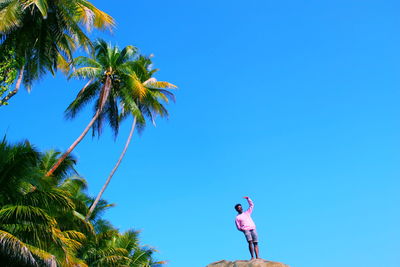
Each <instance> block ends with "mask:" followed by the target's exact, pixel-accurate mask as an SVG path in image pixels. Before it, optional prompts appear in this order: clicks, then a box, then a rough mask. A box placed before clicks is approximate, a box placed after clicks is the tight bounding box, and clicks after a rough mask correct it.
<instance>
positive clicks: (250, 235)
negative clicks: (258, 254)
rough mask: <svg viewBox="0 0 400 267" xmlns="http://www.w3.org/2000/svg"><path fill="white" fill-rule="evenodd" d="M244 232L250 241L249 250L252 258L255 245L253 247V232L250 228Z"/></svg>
mask: <svg viewBox="0 0 400 267" xmlns="http://www.w3.org/2000/svg"><path fill="white" fill-rule="evenodd" d="M243 233H244V236H245V237H246V240H247V242H248V243H249V251H250V255H251V259H254V247H253V238H252V234H251V232H250V231H248V230H244V231H243Z"/></svg>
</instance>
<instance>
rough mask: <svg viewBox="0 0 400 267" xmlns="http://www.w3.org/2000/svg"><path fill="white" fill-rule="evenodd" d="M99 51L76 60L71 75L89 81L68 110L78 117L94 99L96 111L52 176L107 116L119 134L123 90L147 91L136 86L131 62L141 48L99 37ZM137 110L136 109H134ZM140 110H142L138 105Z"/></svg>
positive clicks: (51, 170)
mask: <svg viewBox="0 0 400 267" xmlns="http://www.w3.org/2000/svg"><path fill="white" fill-rule="evenodd" d="M94 49H95V54H94V55H93V57H92V58H89V57H84V56H82V57H78V58H76V59H75V60H74V63H75V64H76V65H77V66H79V68H78V69H76V70H75V71H74V72H73V73H72V74H71V76H70V77H75V78H81V79H89V82H88V83H87V84H86V85H85V86H84V87H83V88H82V90H81V91H80V92H79V93H78V95H77V97H76V98H75V100H74V101H73V102H72V103H71V104H70V105H69V106H68V108H67V110H66V116H67V118H74V117H75V116H76V114H77V113H78V112H79V111H80V110H81V109H82V108H83V107H84V106H86V105H87V104H88V103H89V102H92V101H93V100H94V99H95V101H94V103H95V104H94V110H95V111H94V115H93V117H92V120H91V121H90V122H89V124H88V125H87V126H86V128H85V129H84V131H83V132H82V134H81V135H80V136H79V137H78V138H77V139H76V140H75V141H74V142H73V143H72V145H71V146H70V147H69V148H68V149H67V151H66V152H65V153H64V154H63V155H62V156H61V157H60V158H59V160H58V161H57V163H56V164H54V166H53V167H52V168H51V169H50V170H49V171H48V172H47V174H46V175H47V176H51V175H52V174H53V172H54V171H55V170H56V169H57V168H58V166H59V165H60V164H61V163H62V162H63V160H64V159H65V158H66V157H67V156H68V155H69V154H70V153H71V152H72V150H73V149H74V148H75V147H76V146H77V145H78V144H79V143H80V142H81V141H82V139H83V138H84V137H85V135H86V134H87V133H88V131H89V130H90V128H93V135H95V134H96V133H97V134H98V135H100V134H101V131H102V128H103V124H104V121H105V120H108V122H109V124H110V126H111V129H112V130H113V131H114V134H115V136H116V135H117V134H118V129H119V121H118V106H117V105H118V102H117V99H118V97H119V91H120V90H121V88H125V87H126V88H127V89H126V90H127V91H131V92H132V93H134V94H135V95H138V96H139V97H140V96H141V95H142V94H143V92H141V91H140V90H141V89H142V88H136V87H135V85H136V83H135V81H134V78H135V77H134V73H133V72H132V71H131V69H130V68H129V65H130V63H131V62H132V61H133V60H134V58H135V57H136V51H137V49H136V48H135V47H133V46H127V47H125V48H124V49H122V50H120V49H119V48H118V47H116V46H115V47H113V46H111V45H109V44H107V43H106V42H105V41H104V40H98V41H97V42H96V44H95V47H94ZM133 112H134V111H133ZM136 112H139V110H138V109H137V111H136Z"/></svg>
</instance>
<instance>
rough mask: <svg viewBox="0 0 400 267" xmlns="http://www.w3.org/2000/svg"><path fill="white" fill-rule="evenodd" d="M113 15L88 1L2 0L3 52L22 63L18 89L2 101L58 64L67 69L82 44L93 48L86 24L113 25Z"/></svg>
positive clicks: (0, 43)
mask: <svg viewBox="0 0 400 267" xmlns="http://www.w3.org/2000/svg"><path fill="white" fill-rule="evenodd" d="M113 25H114V21H113V19H112V17H111V16H109V15H108V14H106V13H104V12H103V11H101V10H99V9H97V8H96V7H95V6H94V5H93V4H91V3H90V2H89V1H87V0H40V1H37V0H4V1H0V34H1V38H0V55H1V54H7V53H8V52H9V51H13V57H14V58H15V60H16V61H17V62H18V64H17V66H16V69H17V71H18V78H17V81H16V84H15V89H14V90H12V91H10V92H9V93H8V94H7V95H6V96H5V97H3V99H1V100H0V106H1V105H2V104H4V103H6V102H7V101H8V100H9V99H10V98H11V97H13V96H14V95H15V94H16V93H17V92H18V90H19V88H20V86H21V84H22V83H23V84H24V85H25V86H26V87H27V89H28V90H30V88H31V85H32V82H33V81H34V80H36V79H38V78H39V77H41V76H42V75H43V74H44V73H46V72H48V71H49V72H51V73H54V72H55V71H56V70H57V68H58V67H61V68H67V66H68V65H69V63H70V62H71V60H72V53H73V51H74V50H75V49H76V48H77V47H78V46H83V47H85V48H89V47H91V42H90V40H89V38H88V37H87V36H86V33H85V30H84V27H86V29H87V30H90V29H91V28H98V29H105V28H111V27H112V26H113Z"/></svg>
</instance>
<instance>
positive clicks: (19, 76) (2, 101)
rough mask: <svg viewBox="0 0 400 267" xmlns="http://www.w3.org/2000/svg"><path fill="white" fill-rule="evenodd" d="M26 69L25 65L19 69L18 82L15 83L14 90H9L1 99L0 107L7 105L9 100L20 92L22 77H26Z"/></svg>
mask: <svg viewBox="0 0 400 267" xmlns="http://www.w3.org/2000/svg"><path fill="white" fill-rule="evenodd" d="M24 70H25V65H24V66H22V68H21V70H20V71H19V74H18V79H17V83H16V84H15V88H14V90H12V91H11V92H9V93H8V94H7V95H6V96H5V97H4V98H3V99H2V100H0V107H1V106H4V105H6V103H7V101H8V100H10V98H11V97H13V96H14V95H16V94H17V93H18V91H19V88H20V87H21V83H22V78H23V77H24Z"/></svg>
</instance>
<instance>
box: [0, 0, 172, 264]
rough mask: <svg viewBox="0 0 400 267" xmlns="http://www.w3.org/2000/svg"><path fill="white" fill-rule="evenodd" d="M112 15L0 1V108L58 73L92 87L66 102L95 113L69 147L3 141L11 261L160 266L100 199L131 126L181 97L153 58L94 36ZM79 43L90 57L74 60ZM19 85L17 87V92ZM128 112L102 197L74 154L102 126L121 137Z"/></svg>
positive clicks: (0, 194)
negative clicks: (114, 222)
mask: <svg viewBox="0 0 400 267" xmlns="http://www.w3.org/2000/svg"><path fill="white" fill-rule="evenodd" d="M114 24H115V23H114V20H113V18H112V17H111V16H110V15H108V14H107V13H105V12H103V11H101V10H99V9H97V8H96V7H95V6H94V5H93V4H91V3H90V2H89V1H88V0H0V62H6V63H7V64H0V107H1V106H5V105H8V102H9V101H10V99H11V98H12V97H14V96H15V95H16V94H17V93H18V91H19V89H20V87H21V86H22V85H24V86H25V87H26V89H28V90H30V88H31V86H32V83H33V82H34V81H35V80H37V79H39V78H40V77H43V75H44V74H46V73H52V74H54V73H55V72H56V71H57V70H58V69H61V70H63V71H64V73H66V74H67V75H68V77H69V78H78V79H84V80H86V82H87V83H86V85H85V86H84V87H83V88H82V89H81V90H80V92H79V93H78V94H77V96H76V98H75V100H74V101H73V102H72V103H71V104H70V105H69V106H68V107H67V109H66V112H65V114H66V117H67V118H74V117H75V115H76V114H77V113H78V112H79V111H81V110H82V109H83V108H84V107H85V106H86V105H88V104H89V103H93V110H94V111H93V117H92V118H91V120H90V122H89V123H88V125H87V126H86V128H85V129H84V130H83V132H82V134H81V135H80V136H79V137H78V138H77V139H76V140H75V141H74V142H73V143H72V145H71V146H70V147H69V149H68V150H67V151H66V152H64V153H62V154H61V153H56V152H48V153H45V154H42V153H39V152H37V151H35V149H33V148H32V147H31V146H30V145H29V144H19V145H15V146H10V145H8V144H7V143H6V142H5V141H3V143H1V148H0V149H1V151H0V153H1V155H0V157H1V158H0V206H1V210H0V262H1V263H3V262H4V264H5V265H7V266H47V265H49V266H58V265H59V266H84V265H90V266H154V265H156V264H158V263H154V262H153V261H152V257H151V253H152V252H153V250H151V249H144V248H141V247H139V246H138V242H137V233H136V232H132V231H130V232H126V233H124V234H121V233H119V232H118V231H117V230H116V229H114V228H113V227H112V226H110V224H108V223H107V222H105V221H102V220H100V219H98V214H99V211H101V210H102V209H104V208H106V207H108V206H109V205H106V204H105V202H104V201H103V200H101V196H102V194H103V192H104V190H105V189H106V187H107V186H108V184H109V182H110V180H111V178H112V177H113V175H114V173H115V171H116V170H117V168H118V166H119V164H120V163H121V160H122V158H123V157H124V155H125V153H126V151H127V148H128V146H129V143H130V141H131V138H132V136H133V133H134V130H135V129H137V130H138V131H139V132H140V131H141V130H143V128H144V127H145V125H146V121H147V120H149V121H151V122H152V123H153V124H154V123H155V118H156V117H157V116H160V117H166V116H167V115H168V111H167V109H166V108H165V106H164V104H165V103H168V102H169V100H174V95H173V93H171V92H170V89H173V88H176V86H175V85H173V84H171V83H169V82H163V81H157V80H156V79H155V78H154V77H153V75H154V74H155V72H156V71H157V70H156V69H152V61H151V57H149V56H143V55H141V54H140V53H139V52H138V49H137V48H136V47H134V46H127V47H125V48H123V49H120V48H118V47H117V46H112V45H111V44H109V43H107V42H105V41H104V40H98V41H96V42H92V41H91V40H90V38H89V37H88V35H87V34H88V33H89V31H90V30H91V29H93V28H95V29H111V28H112V27H113V26H114ZM78 47H83V48H85V50H86V52H87V53H88V54H89V56H80V57H77V58H74V52H75V51H76V50H77V48H78ZM11 86H13V88H11ZM127 118H131V120H132V126H131V131H130V134H129V136H128V139H127V141H126V144H125V147H124V149H123V150H122V153H121V156H120V157H119V159H118V161H117V163H116V164H115V166H114V168H113V169H112V170H111V172H110V174H109V175H108V177H107V179H106V181H105V184H104V186H103V188H102V189H101V191H100V192H99V194H98V195H97V197H96V198H95V199H91V198H89V197H88V196H87V195H86V194H85V193H84V189H85V186H86V183H85V181H84V180H83V179H82V178H81V177H79V175H72V176H71V173H72V174H73V172H72V171H73V166H74V160H73V159H72V158H71V156H70V153H71V152H72V151H73V150H74V149H75V147H76V146H77V145H78V144H79V142H80V141H81V140H82V139H83V138H84V137H85V136H86V134H87V133H88V131H89V130H90V129H92V130H93V135H100V134H101V132H102V128H103V125H104V124H108V125H110V127H111V129H112V131H113V132H114V133H115V136H117V134H118V130H119V126H120V123H121V122H122V121H124V120H125V119H127Z"/></svg>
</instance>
